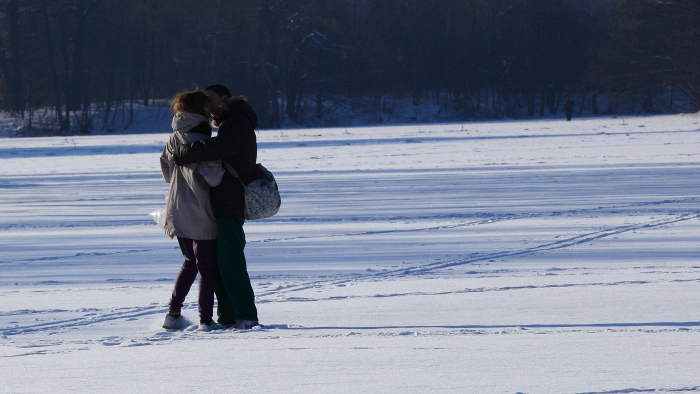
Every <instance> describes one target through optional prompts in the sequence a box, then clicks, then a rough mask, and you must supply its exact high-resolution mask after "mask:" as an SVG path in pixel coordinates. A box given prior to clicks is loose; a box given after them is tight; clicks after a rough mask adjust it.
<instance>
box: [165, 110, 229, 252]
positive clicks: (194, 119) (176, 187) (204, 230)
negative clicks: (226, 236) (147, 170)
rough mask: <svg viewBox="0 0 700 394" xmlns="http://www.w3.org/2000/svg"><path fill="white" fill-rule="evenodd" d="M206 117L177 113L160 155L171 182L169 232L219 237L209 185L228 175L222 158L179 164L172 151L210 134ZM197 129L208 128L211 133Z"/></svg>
mask: <svg viewBox="0 0 700 394" xmlns="http://www.w3.org/2000/svg"><path fill="white" fill-rule="evenodd" d="M206 121H207V119H206V118H205V117H204V116H202V115H198V114H193V113H189V112H178V113H176V114H175V116H173V121H172V127H173V134H172V135H171V136H170V140H169V141H168V143H167V144H166V145H165V148H164V149H163V153H162V154H161V156H160V168H161V171H162V172H163V179H165V181H166V182H168V183H170V189H169V190H168V197H167V201H166V206H165V212H164V213H163V214H164V215H165V233H166V234H168V235H173V236H177V237H183V238H189V239H195V240H211V239H216V219H215V218H214V214H213V213H212V210H211V201H210V199H209V187H210V186H211V187H213V186H217V185H218V184H219V183H221V178H222V177H223V176H224V169H223V168H222V167H221V161H220V160H217V161H210V162H205V163H193V164H187V165H184V166H178V165H177V164H175V161H173V155H172V154H171V153H170V152H172V151H173V148H175V147H176V146H179V145H182V144H189V143H191V142H194V141H199V140H202V139H206V138H209V137H210V136H211V129H210V128H208V125H206V124H204V125H201V123H202V122H206ZM195 127H196V129H195ZM193 129H194V130H193ZM190 130H192V132H190ZM196 131H204V132H205V133H206V132H207V131H208V133H209V134H205V133H199V132H196Z"/></svg>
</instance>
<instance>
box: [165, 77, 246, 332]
mask: <svg viewBox="0 0 700 394" xmlns="http://www.w3.org/2000/svg"><path fill="white" fill-rule="evenodd" d="M204 93H205V94H206V95H207V96H208V97H209V103H210V104H211V105H212V107H213V105H214V104H218V105H216V107H214V108H213V109H212V115H213V117H214V119H213V123H214V126H215V127H217V128H218V129H219V132H218V135H217V136H216V137H214V138H210V139H206V140H199V141H196V142H193V143H191V144H186V145H180V146H178V147H177V148H175V150H174V152H173V156H174V159H175V162H176V163H177V164H178V165H183V166H184V165H189V164H191V163H201V162H208V161H213V160H223V161H225V162H226V163H228V164H229V165H230V166H231V167H233V169H234V170H235V171H236V172H237V173H238V176H239V178H238V179H236V178H234V177H233V175H231V173H230V172H228V171H226V172H225V173H224V176H223V179H222V181H221V184H220V185H219V186H217V187H214V188H212V189H211V201H212V208H213V211H214V216H215V217H216V223H217V230H218V231H217V237H218V247H217V255H218V266H219V271H218V273H219V275H218V276H217V281H216V298H217V300H218V302H219V305H218V310H217V314H218V317H219V318H218V323H219V324H221V325H224V326H227V327H233V328H235V329H238V330H247V329H250V328H253V327H255V326H258V325H259V324H258V311H257V308H256V307H255V294H254V292H253V286H252V285H251V283H250V277H249V275H248V269H247V266H246V259H245V254H244V252H243V249H244V248H245V243H246V241H245V232H244V231H243V223H244V222H245V216H244V210H245V198H244V195H243V184H246V185H247V184H249V183H250V182H251V181H253V179H254V177H255V170H256V168H257V167H256V163H255V162H256V159H257V142H256V138H255V128H256V127H257V126H258V117H257V115H256V114H255V111H253V108H252V107H251V106H250V105H248V99H247V98H246V97H245V96H236V97H232V96H231V92H230V91H229V90H228V89H227V88H226V87H225V86H223V85H211V86H208V87H206V88H205V89H204Z"/></svg>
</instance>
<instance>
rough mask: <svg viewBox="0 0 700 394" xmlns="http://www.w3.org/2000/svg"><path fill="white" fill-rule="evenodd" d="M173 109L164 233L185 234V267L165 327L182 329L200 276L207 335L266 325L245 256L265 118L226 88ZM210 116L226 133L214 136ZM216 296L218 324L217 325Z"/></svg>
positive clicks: (187, 95)
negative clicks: (248, 200)
mask: <svg viewBox="0 0 700 394" xmlns="http://www.w3.org/2000/svg"><path fill="white" fill-rule="evenodd" d="M171 108H172V110H173V111H174V112H175V115H174V116H173V121H172V127H173V134H172V135H171V136H170V140H169V141H168V143H167V144H166V146H165V148H164V149H163V153H162V155H161V157H160V164H161V170H162V172H163V178H164V179H165V181H166V182H168V183H169V184H170V189H169V191H168V198H167V203H166V208H165V212H164V213H163V214H164V215H165V227H164V230H165V233H166V234H167V235H168V236H170V238H174V237H177V241H178V243H179V244H180V250H181V251H182V254H183V255H184V256H185V262H184V263H183V265H182V267H181V268H180V272H179V273H178V276H177V278H176V280H175V286H174V288H173V292H172V295H171V297H170V302H169V308H168V314H167V315H166V316H165V319H164V321H163V328H166V329H178V328H180V327H181V324H182V323H181V322H182V318H181V315H180V311H181V309H182V305H183V302H184V301H185V297H186V296H187V293H188V292H189V290H190V287H191V286H192V284H193V283H194V280H195V278H197V274H199V319H200V324H199V329H200V330H203V331H210V330H212V329H215V328H221V327H220V326H224V327H227V328H234V329H238V330H246V329H250V328H253V327H255V326H258V325H259V324H258V312H257V309H256V307H255V294H254V293H253V287H252V286H251V283H250V277H249V276H248V271H247V267H246V261H245V255H244V253H243V249H244V247H245V243H246V241H245V233H244V232H243V223H244V221H245V216H244V210H245V198H244V189H243V184H248V183H250V182H251V181H252V180H253V178H254V176H255V169H256V159H257V143H256V138H255V128H256V127H257V126H258V122H257V115H256V114H255V111H253V108H251V106H250V105H248V102H247V98H246V97H245V96H236V97H232V96H231V92H230V91H229V90H228V88H226V87H225V86H223V85H211V86H207V87H206V88H204V90H202V91H194V92H183V93H180V94H178V95H176V96H175V97H174V98H173V99H172V101H171ZM210 116H211V117H212V124H213V125H214V127H216V128H218V135H217V136H216V137H213V138H212V137H211V135H212V131H211V127H210V125H209V117H210ZM222 161H223V162H225V163H228V165H230V166H231V167H233V169H234V170H235V171H236V173H237V175H238V178H236V177H234V176H233V175H232V174H231V173H230V172H229V171H226V169H225V163H222ZM214 294H216V298H217V300H218V308H217V315H218V319H217V322H218V325H217V322H214V320H213V310H214Z"/></svg>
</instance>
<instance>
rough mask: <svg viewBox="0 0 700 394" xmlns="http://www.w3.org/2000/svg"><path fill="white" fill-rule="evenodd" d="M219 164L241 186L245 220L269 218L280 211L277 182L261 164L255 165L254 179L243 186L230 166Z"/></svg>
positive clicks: (223, 162) (224, 162) (224, 163)
mask: <svg viewBox="0 0 700 394" xmlns="http://www.w3.org/2000/svg"><path fill="white" fill-rule="evenodd" d="M221 163H222V164H223V165H224V167H226V170H228V172H230V173H231V175H233V176H234V178H236V179H238V181H239V182H241V185H243V192H244V194H245V218H246V220H258V219H265V218H269V217H270V216H272V215H274V214H276V213H277V212H278V211H279V210H280V205H282V199H281V198H280V192H279V189H278V188H277V182H276V181H275V177H274V176H273V175H272V173H271V172H270V171H268V170H267V168H265V167H263V165H262V164H260V163H258V164H257V168H256V171H255V179H254V180H253V181H252V182H250V183H249V184H248V185H245V184H244V183H243V182H242V181H241V179H240V178H239V177H238V173H237V172H236V170H234V169H233V167H231V165H230V164H228V163H227V162H226V161H225V160H221Z"/></svg>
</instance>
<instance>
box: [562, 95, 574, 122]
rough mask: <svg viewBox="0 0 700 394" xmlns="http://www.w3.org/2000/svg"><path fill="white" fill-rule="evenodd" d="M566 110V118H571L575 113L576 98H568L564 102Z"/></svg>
mask: <svg viewBox="0 0 700 394" xmlns="http://www.w3.org/2000/svg"><path fill="white" fill-rule="evenodd" d="M564 112H566V120H568V121H570V120H571V115H573V114H574V100H572V99H568V100H566V103H564Z"/></svg>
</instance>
